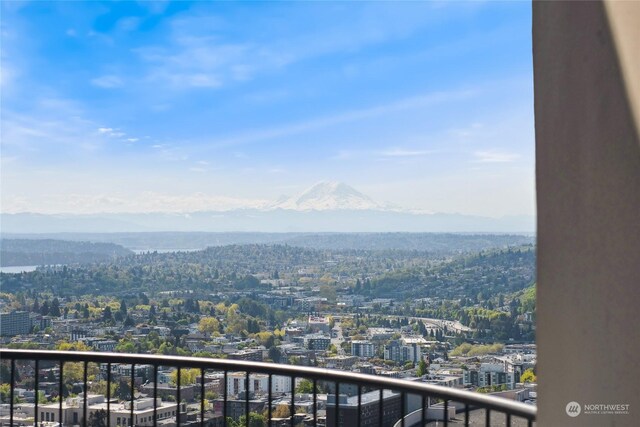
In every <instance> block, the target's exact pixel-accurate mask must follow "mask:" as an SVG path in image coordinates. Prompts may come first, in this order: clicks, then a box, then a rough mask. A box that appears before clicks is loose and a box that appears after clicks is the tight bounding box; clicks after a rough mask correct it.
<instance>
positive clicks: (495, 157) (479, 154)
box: [473, 150, 520, 163]
mask: <svg viewBox="0 0 640 427" xmlns="http://www.w3.org/2000/svg"><path fill="white" fill-rule="evenodd" d="M473 155H474V157H475V160H474V161H475V162H477V163H510V162H514V161H516V160H517V159H518V158H520V155H519V154H515V153H507V152H503V151H495V150H488V151H476V152H475V153H473Z"/></svg>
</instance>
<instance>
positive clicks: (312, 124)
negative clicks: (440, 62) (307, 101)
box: [212, 90, 477, 146]
mask: <svg viewBox="0 0 640 427" xmlns="http://www.w3.org/2000/svg"><path fill="white" fill-rule="evenodd" d="M476 94H477V92H476V91H474V90H460V91H450V92H436V93H429V94H424V95H419V96H414V97H409V98H403V99H399V100H396V101H393V102H390V103H388V104H383V105H377V106H374V107H366V108H361V109H356V110H350V111H344V112H342V113H338V114H335V115H330V116H324V117H318V118H314V119H310V120H307V121H302V122H298V123H292V124H288V125H284V126H280V127H275V128H269V129H262V130H258V131H254V132H250V133H245V134H241V135H237V136H233V137H229V138H223V139H220V140H217V141H212V142H213V143H214V144H215V145H217V146H232V145H239V144H246V143H251V142H257V141H263V140H269V139H274V138H279V137H284V136H291V135H296V134H300V133H304V132H309V131H315V130H319V129H323V128H327V127H331V126H335V125H339V124H342V123H350V122H355V121H358V120H363V119H370V118H375V117H379V116H384V115H387V114H390V113H396V112H401V111H405V110H412V109H419V108H426V107H431V106H434V105H438V104H442V103H446V102H451V101H461V100H464V99H468V98H470V97H472V96H474V95H476Z"/></svg>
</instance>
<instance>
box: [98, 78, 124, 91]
mask: <svg viewBox="0 0 640 427" xmlns="http://www.w3.org/2000/svg"><path fill="white" fill-rule="evenodd" d="M91 84H92V85H94V86H98V87H101V88H104V89H113V88H116V87H121V86H122V85H123V84H124V82H123V81H122V79H121V78H120V77H118V76H114V75H106V76H100V77H96V78H95V79H91Z"/></svg>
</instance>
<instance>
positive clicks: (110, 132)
mask: <svg viewBox="0 0 640 427" xmlns="http://www.w3.org/2000/svg"><path fill="white" fill-rule="evenodd" d="M98 133H99V134H101V135H106V136H109V137H111V138H122V137H123V136H126V135H127V134H126V133H124V132H122V131H121V130H120V129H113V128H107V127H101V128H98Z"/></svg>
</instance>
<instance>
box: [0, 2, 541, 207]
mask: <svg viewBox="0 0 640 427" xmlns="http://www.w3.org/2000/svg"><path fill="white" fill-rule="evenodd" d="M1 7H2V40H1V41H2V184H1V190H2V211H3V212H20V211H32V212H47V213H51V212H97V211H154V210H169V211H171V210H175V211H188V210H191V209H193V210H195V209H208V208H211V209H215V208H225V207H237V206H258V205H260V203H263V201H264V200H272V199H276V198H278V197H279V196H280V195H283V194H286V195H293V194H295V193H298V192H300V191H302V190H304V189H305V188H307V187H309V186H311V185H313V184H314V183H315V182H317V181H321V180H337V181H344V182H346V183H348V184H350V185H352V186H354V187H355V188H357V189H358V190H360V191H362V192H364V193H365V194H367V195H369V196H371V197H372V198H373V199H375V200H377V201H380V202H390V203H393V204H395V205H398V206H402V207H406V208H412V209H420V210H425V211H432V212H459V213H464V214H476V215H486V216H496V217H497V216H503V215H533V214H534V213H535V204H534V199H535V190H534V136H533V95H532V88H533V83H532V63H531V16H530V9H531V5H530V3H528V2H442V3H440V2H424V3H417V2H357V3H356V2H336V3H334V2H298V3H288V2H277V3H267V2H261V3H236V2H218V3H211V2H200V3H189V2H179V3H166V2H108V3H102V2H54V3H50V2H3V3H2V6H1Z"/></svg>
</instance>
